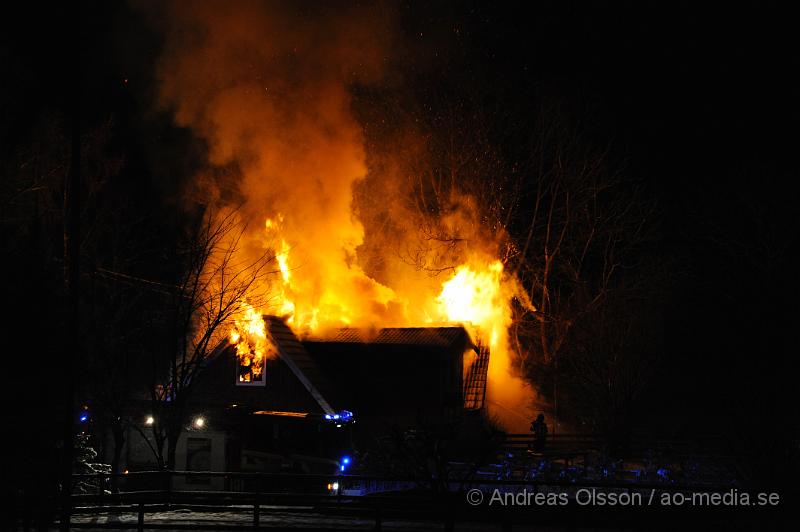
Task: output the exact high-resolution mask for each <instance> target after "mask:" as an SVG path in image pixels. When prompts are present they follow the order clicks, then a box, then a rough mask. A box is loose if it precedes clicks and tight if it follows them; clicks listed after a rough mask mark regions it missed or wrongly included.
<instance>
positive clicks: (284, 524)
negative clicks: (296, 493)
mask: <svg viewBox="0 0 800 532" xmlns="http://www.w3.org/2000/svg"><path fill="white" fill-rule="evenodd" d="M136 520H137V515H136V513H135V512H134V511H131V512H130V513H120V514H116V513H110V512H105V513H99V514H98V513H94V514H91V515H80V514H79V515H75V516H74V517H73V523H75V524H81V525H82V526H81V529H82V530H98V531H99V530H107V529H108V527H109V526H110V525H111V526H113V525H118V526H120V528H126V529H135V527H136ZM93 523H97V524H98V525H100V526H99V527H98V528H96V529H95V528H91V524H93ZM172 524H174V525H178V526H184V527H185V526H187V525H190V526H192V527H195V526H196V527H197V528H198V529H205V530H209V529H212V530H213V529H214V527H220V528H226V527H237V526H238V527H248V526H252V524H253V507H252V506H240V507H229V508H227V509H226V510H224V511H219V510H210V511H207V510H203V511H197V510H188V509H176V510H170V511H161V512H152V513H148V514H146V515H145V522H144V527H145V529H147V526H148V525H159V530H165V528H163V527H164V526H168V525H172ZM260 526H261V527H262V528H266V529H282V528H294V529H298V530H303V529H312V530H321V529H325V530H374V529H375V520H374V519H365V518H360V517H352V516H344V515H330V514H324V513H320V512H318V511H315V510H314V509H312V508H297V507H292V508H287V507H266V506H265V507H262V508H261V518H260ZM381 526H382V530H390V531H391V530H397V531H403V532H412V531H428V530H444V524H443V523H441V522H436V521H409V520H394V519H386V520H383V521H382V524H381ZM85 527H88V528H85ZM567 529H569V530H571V531H587V532H588V531H589V530H590V529H581V528H575V527H568V528H561V527H552V526H546V527H543V526H521V525H514V528H513V530H514V531H534V530H535V531H537V532H559V531H561V530H567ZM166 530H169V529H166ZM183 530H186V528H183ZM454 530H455V531H466V532H473V531H484V530H486V531H498V532H499V531H500V530H502V526H501V524H500V523H456V524H455V528H454Z"/></svg>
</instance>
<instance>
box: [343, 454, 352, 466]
mask: <svg viewBox="0 0 800 532" xmlns="http://www.w3.org/2000/svg"><path fill="white" fill-rule="evenodd" d="M342 463H343V464H344V465H347V464H349V463H350V457H349V456H345V457H344V458H342Z"/></svg>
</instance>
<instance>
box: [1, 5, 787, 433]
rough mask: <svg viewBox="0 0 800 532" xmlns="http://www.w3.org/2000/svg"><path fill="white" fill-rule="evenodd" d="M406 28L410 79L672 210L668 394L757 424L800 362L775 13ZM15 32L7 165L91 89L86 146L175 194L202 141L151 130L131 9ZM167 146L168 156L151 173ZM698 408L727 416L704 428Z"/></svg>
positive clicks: (503, 15)
mask: <svg viewBox="0 0 800 532" xmlns="http://www.w3.org/2000/svg"><path fill="white" fill-rule="evenodd" d="M398 12H399V14H400V18H401V19H400V27H401V28H402V32H403V41H404V42H405V43H406V45H407V46H408V50H410V51H412V52H415V53H418V54H419V57H415V56H414V55H411V56H410V57H409V58H408V59H407V61H408V64H407V65H406V68H408V69H409V70H410V71H414V65H415V62H417V61H418V62H419V65H424V66H420V68H421V69H424V68H428V67H429V65H431V64H436V63H437V62H441V63H443V64H451V65H455V67H454V68H455V69H456V70H457V71H458V73H457V74H456V77H457V78H458V79H459V80H461V81H464V82H465V83H470V82H474V83H476V84H478V85H481V86H482V87H484V89H483V90H485V91H486V93H487V94H488V95H489V97H491V98H494V99H495V100H497V101H503V102H507V105H508V108H509V109H512V110H513V111H514V112H515V113H516V114H517V116H518V119H519V120H521V121H524V120H525V110H526V109H528V108H529V106H530V108H532V107H535V105H536V104H537V102H540V101H542V100H543V99H547V100H548V101H555V102H557V103H558V104H559V105H561V106H563V107H564V108H565V109H568V110H569V112H570V113H571V114H572V115H573V116H574V117H575V119H576V120H577V121H578V122H580V123H581V125H582V127H583V128H584V129H585V130H586V131H587V132H588V135H589V136H590V138H591V141H592V142H596V143H597V144H598V145H605V144H609V143H610V144H611V146H612V150H613V155H614V158H615V160H616V161H617V162H618V163H619V164H620V165H623V166H624V168H625V172H626V175H628V176H631V177H632V178H635V179H642V180H645V181H646V182H647V183H648V184H649V186H650V187H651V189H652V191H653V193H654V194H655V195H656V196H657V198H658V201H659V203H660V205H661V207H662V209H663V220H662V222H661V223H662V227H663V233H662V241H661V243H660V245H662V246H663V247H664V249H665V250H666V251H667V252H668V253H669V254H670V255H671V256H672V257H673V258H676V259H677V262H678V263H679V264H681V265H682V268H681V271H680V272H679V273H680V282H679V283H676V286H675V288H674V290H673V294H672V296H671V297H672V299H671V300H670V301H668V302H667V303H666V304H665V321H666V323H667V324H668V326H669V328H670V330H671V331H673V334H671V335H670V350H671V351H673V352H674V357H675V359H676V360H679V361H680V364H674V365H672V366H670V367H666V368H665V369H664V374H663V378H662V379H661V380H660V383H661V387H660V388H658V387H656V391H655V392H654V393H664V394H669V396H670V398H674V399H675V402H674V403H669V405H670V406H665V407H664V408H675V409H678V410H681V409H684V410H686V412H687V414H686V416H687V417H692V418H693V419H695V420H696V421H697V423H696V424H695V425H703V424H704V423H705V421H706V420H707V419H708V417H709V416H716V415H717V414H718V413H719V412H721V411H722V410H725V409H726V408H727V410H725V415H734V416H736V415H739V414H741V415H743V416H745V415H753V412H755V415H758V412H759V410H758V409H757V408H749V407H748V408H749V409H748V410H746V411H737V410H736V409H735V408H738V406H736V407H735V408H734V407H732V406H730V404H731V402H730V398H731V397H732V396H733V395H735V394H738V395H740V396H741V395H744V396H745V400H744V401H742V400H739V401H738V402H736V405H739V404H749V405H751V406H752V404H753V403H755V402H757V401H758V398H759V397H760V396H763V394H764V393H766V392H767V391H770V393H771V390H773V389H774V388H775V387H776V386H777V387H778V388H780V387H781V386H783V385H784V380H782V379H785V374H786V371H785V370H786V369H787V364H788V358H789V353H791V352H792V350H793V348H794V347H796V342H795V341H794V340H793V339H792V338H791V335H790V334H789V331H790V330H791V328H792V327H794V326H796V325H794V324H795V321H793V320H795V319H796V318H797V303H796V302H797V301H798V297H797V295H798V289H797V282H796V281H795V279H794V276H795V275H796V271H797V263H796V262H795V261H794V259H792V258H791V257H792V254H793V253H794V251H796V248H797V244H798V240H797V223H796V214H795V213H796V212H797V207H796V206H797V202H796V199H797V194H796V187H795V181H796V179H797V162H796V142H797V134H796V129H797V124H798V102H797V95H798V94H799V93H800V92H799V91H798V87H797V82H796V81H795V79H796V73H797V72H798V66H800V65H798V62H800V59H798V57H800V56H798V54H797V53H796V50H798V49H800V46H799V45H800V43H798V42H797V41H798V40H799V39H798V32H797V31H796V28H795V27H794V25H795V24H796V19H794V18H793V17H792V16H790V14H789V13H788V11H786V10H785V9H780V8H779V7H777V4H776V5H772V4H767V3H764V2H752V3H749V4H740V3H736V5H735V6H733V5H718V6H716V7H712V6H705V7H698V6H697V5H696V3H694V2H691V3H690V2H687V3H680V2H591V3H579V2H560V1H554V2H531V3H530V5H526V6H525V7H524V8H522V7H516V6H513V5H512V4H511V3H508V4H502V5H489V4H484V3H478V2H475V3H473V2H457V3H456V4H455V5H443V4H437V5H433V6H431V5H427V4H426V3H422V2H420V3H417V2H413V3H402V4H400V7H399V9H398ZM2 29H3V31H2V37H1V38H0V39H1V40H0V42H2V45H1V46H0V54H1V55H0V57H2V60H3V64H4V69H5V70H6V72H7V73H10V76H8V77H7V76H6V75H4V76H3V86H2V101H0V110H1V112H2V115H1V116H2V135H3V144H4V150H13V148H14V146H17V145H19V144H20V143H21V142H24V140H22V139H25V138H26V137H27V136H28V135H30V134H32V132H33V131H34V121H33V120H32V119H33V118H36V117H37V116H41V113H42V111H43V110H47V109H49V110H51V111H52V112H55V113H61V114H62V115H63V116H70V113H71V112H72V111H73V110H74V109H75V108H74V107H73V101H74V100H73V99H72V98H71V90H72V89H73V88H75V87H77V88H78V89H79V90H80V92H81V94H82V99H81V104H80V107H79V113H80V116H81V120H82V125H83V127H91V125H92V124H95V123H98V122H100V121H102V120H105V119H106V118H107V117H109V116H113V117H114V119H115V121H116V122H117V123H118V124H120V131H121V133H120V139H119V142H120V144H121V148H120V149H121V150H122V151H124V152H125V153H126V154H127V156H128V164H129V167H128V168H129V169H128V171H129V172H130V173H131V175H134V174H136V173H137V172H139V171H143V172H144V173H145V174H146V173H147V170H148V169H150V170H152V169H153V168H154V167H159V168H162V167H163V165H170V164H172V165H173V166H172V167H170V171H169V172H167V171H164V170H163V168H162V169H161V170H160V172H161V173H160V174H159V175H160V176H163V175H178V176H180V175H181V174H185V175H189V174H190V173H191V164H190V163H183V162H181V161H182V160H185V159H186V157H172V155H173V153H172V152H170V151H169V150H170V149H174V150H176V151H180V148H182V147H184V148H185V147H187V146H192V142H191V139H187V138H186V136H185V133H183V132H180V131H175V130H174V129H173V128H171V127H170V126H169V124H168V121H166V120H164V119H159V118H158V117H157V116H153V115H152V114H151V113H150V111H149V110H150V104H151V98H152V91H153V89H154V84H153V79H152V72H153V70H152V67H153V64H154V62H155V60H156V57H157V55H158V52H159V46H160V41H159V37H158V35H156V34H154V33H153V32H152V31H151V30H150V29H149V28H148V27H147V26H146V25H145V24H144V22H143V21H142V20H141V16H140V15H139V14H138V13H137V12H135V11H134V10H132V9H131V8H130V7H129V6H128V5H127V4H125V3H119V2H96V3H95V2H82V3H80V8H78V7H76V6H75V5H67V4H64V3H61V4H56V5H55V6H53V5H50V4H47V5H46V6H45V4H41V5H36V4H33V5H28V7H25V8H23V11H21V12H19V13H10V12H9V13H7V14H6V15H5V16H4V17H3V21H2ZM126 79H127V80H128V82H127V83H125V82H124V80H126ZM486 87H488V89H486ZM154 146H169V147H172V148H169V149H167V148H165V149H164V150H162V151H164V152H166V153H162V154H161V155H160V156H159V155H155V156H154V155H153V152H154V149H153V147H154ZM4 153H6V154H7V153H8V151H4ZM184 155H185V154H184ZM154 157H155V159H154ZM176 161H177V162H176ZM187 165H188V166H187ZM149 179H150V181H149V182H147V183H144V184H143V185H142V186H143V187H145V188H147V187H150V188H148V190H151V189H152V190H155V191H157V192H158V194H161V196H162V199H163V200H164V201H167V199H168V197H169V196H170V195H171V194H174V192H175V190H176V188H177V186H178V184H177V183H176V182H172V183H170V182H165V181H164V180H163V179H161V178H156V177H154V176H153V175H152V173H151V175H150V177H149ZM684 266H685V267H684ZM687 368H688V369H687ZM709 376H711V377H712V378H710V379H709ZM754 376H756V377H757V378H754ZM709 382H711V384H710V385H709V384H708V383H709ZM703 383H706V385H705V386H702V387H703V388H704V390H705V391H704V392H698V391H697V389H698V387H699V386H700V385H701V384H703ZM745 384H750V385H751V389H748V391H747V392H746V393H745V394H740V393H739V392H738V391H739V390H741V389H742V386H743V385H745ZM781 393H783V392H781ZM777 397H778V398H779V399H782V398H785V396H783V395H780V394H779V395H778V396H777ZM700 399H702V400H703V401H706V404H713V405H716V406H715V407H714V408H717V407H718V408H719V409H720V410H715V409H714V408H710V409H707V410H705V411H704V412H705V413H703V414H702V415H696V414H692V413H691V410H692V409H693V408H695V407H694V406H693V405H696V404H697V401H698V400H700ZM726 404H727V405H728V406H727V407H726V406H725V405H726ZM732 409H733V410H732ZM795 415H796V414H795Z"/></svg>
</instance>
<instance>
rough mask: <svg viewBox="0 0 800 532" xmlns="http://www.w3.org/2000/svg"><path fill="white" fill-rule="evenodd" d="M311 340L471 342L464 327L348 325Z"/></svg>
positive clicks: (433, 344)
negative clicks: (372, 327) (370, 328)
mask: <svg viewBox="0 0 800 532" xmlns="http://www.w3.org/2000/svg"><path fill="white" fill-rule="evenodd" d="M311 341H314V342H331V343H345V344H384V345H398V346H404V345H408V346H426V347H444V348H450V347H454V346H456V345H458V344H461V345H463V344H464V343H471V341H470V338H469V335H468V334H467V331H466V330H464V328H463V327H404V328H384V329H378V330H373V331H370V330H366V329H356V328H351V327H347V328H343V329H338V330H337V331H336V332H335V333H334V334H333V335H331V336H329V337H326V338H324V339H317V338H314V339H311Z"/></svg>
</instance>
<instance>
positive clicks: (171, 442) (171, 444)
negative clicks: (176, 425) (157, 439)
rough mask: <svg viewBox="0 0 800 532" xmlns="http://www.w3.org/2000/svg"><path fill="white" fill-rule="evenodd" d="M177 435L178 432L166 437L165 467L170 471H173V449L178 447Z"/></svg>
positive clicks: (178, 435)
mask: <svg viewBox="0 0 800 532" xmlns="http://www.w3.org/2000/svg"><path fill="white" fill-rule="evenodd" d="M179 437H180V432H179V433H177V434H171V435H169V436H168V437H167V469H168V470H170V471H175V451H176V450H177V448H178V438H179Z"/></svg>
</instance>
